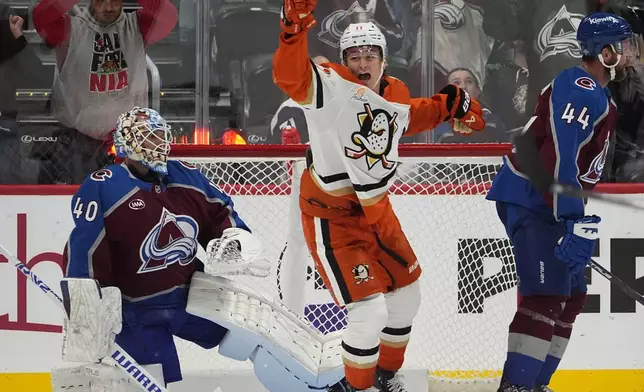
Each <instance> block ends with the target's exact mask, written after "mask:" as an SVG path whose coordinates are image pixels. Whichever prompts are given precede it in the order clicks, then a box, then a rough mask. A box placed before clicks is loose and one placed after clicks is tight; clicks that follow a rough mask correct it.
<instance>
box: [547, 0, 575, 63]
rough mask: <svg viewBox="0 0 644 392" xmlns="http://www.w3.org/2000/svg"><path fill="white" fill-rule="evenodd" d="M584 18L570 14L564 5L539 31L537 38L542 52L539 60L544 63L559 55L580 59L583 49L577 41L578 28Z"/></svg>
mask: <svg viewBox="0 0 644 392" xmlns="http://www.w3.org/2000/svg"><path fill="white" fill-rule="evenodd" d="M583 18H584V15H583V14H573V13H570V12H568V9H566V6H565V5H562V6H561V8H560V9H559V11H558V12H557V14H556V15H555V16H554V17H553V18H552V19H550V20H549V21H548V22H547V23H546V24H545V25H544V26H543V27H542V28H541V31H539V35H538V36H537V46H538V48H539V51H540V52H541V57H540V59H539V60H540V61H543V60H545V59H547V58H548V57H550V56H556V55H558V54H566V55H568V56H570V57H575V58H580V57H581V47H580V46H579V41H577V28H578V27H579V23H581V20H582V19H583Z"/></svg>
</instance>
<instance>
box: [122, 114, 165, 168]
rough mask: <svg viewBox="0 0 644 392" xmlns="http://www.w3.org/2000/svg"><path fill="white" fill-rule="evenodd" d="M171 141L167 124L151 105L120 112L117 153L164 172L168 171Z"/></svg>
mask: <svg viewBox="0 0 644 392" xmlns="http://www.w3.org/2000/svg"><path fill="white" fill-rule="evenodd" d="M171 141H172V133H171V132H170V126H169V125H168V124H167V123H166V121H165V119H164V118H163V117H161V115H160V114H159V113H158V112H157V111H156V110H153V109H149V108H139V107H135V108H133V109H132V110H130V111H128V112H125V113H123V114H122V115H121V116H120V117H119V119H118V122H117V123H116V131H115V132H114V147H115V148H116V155H117V156H119V157H121V158H128V159H131V160H133V161H137V162H140V163H141V164H143V165H144V166H145V167H147V168H148V169H150V170H152V171H155V172H157V173H160V174H163V175H167V174H168V164H167V162H168V155H169V154H170V142H171Z"/></svg>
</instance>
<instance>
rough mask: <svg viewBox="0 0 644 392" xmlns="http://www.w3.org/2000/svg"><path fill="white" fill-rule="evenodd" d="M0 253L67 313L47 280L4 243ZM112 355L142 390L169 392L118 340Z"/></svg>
mask: <svg viewBox="0 0 644 392" xmlns="http://www.w3.org/2000/svg"><path fill="white" fill-rule="evenodd" d="M0 253H2V254H3V255H4V256H5V257H6V258H7V260H8V261H9V262H10V263H11V264H13V266H14V267H16V269H17V270H18V271H20V272H22V274H23V275H25V276H26V277H27V279H28V280H30V281H31V282H33V283H34V284H35V285H36V286H38V288H40V290H42V292H43V293H45V295H47V298H49V299H50V300H51V301H52V302H54V303H55V304H56V305H58V307H59V308H60V309H61V310H62V311H63V312H65V314H67V312H66V311H65V305H64V303H63V299H62V298H60V297H59V296H58V294H56V292H54V291H53V290H52V289H51V288H49V286H47V284H45V282H43V281H42V280H40V279H39V278H38V277H37V276H36V275H35V274H34V273H33V272H32V271H31V270H30V269H29V268H28V267H27V266H26V265H24V264H23V263H22V262H21V261H20V260H18V259H17V258H15V257H14V256H13V255H12V254H11V252H9V251H8V250H7V248H5V247H4V245H2V244H0ZM110 357H112V359H113V360H114V362H116V365H117V366H118V367H119V368H121V370H123V372H125V373H126V374H127V376H128V377H129V378H130V379H131V380H132V381H134V383H135V384H136V385H138V387H139V388H140V389H141V390H142V391H147V392H168V390H167V389H166V388H165V386H164V385H163V384H161V383H159V382H158V381H157V380H155V379H154V377H152V375H150V373H148V372H147V371H146V370H145V369H144V368H143V367H142V366H141V365H139V364H138V363H137V362H136V361H135V360H134V358H132V357H131V356H130V354H128V353H127V352H126V351H125V350H123V348H121V346H119V345H118V344H116V342H113V343H112V353H111V354H110Z"/></svg>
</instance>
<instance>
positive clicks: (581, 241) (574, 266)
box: [555, 215, 601, 274]
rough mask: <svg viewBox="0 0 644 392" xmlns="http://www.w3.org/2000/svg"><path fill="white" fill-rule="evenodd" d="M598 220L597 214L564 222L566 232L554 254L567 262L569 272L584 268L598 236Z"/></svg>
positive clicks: (599, 220)
mask: <svg viewBox="0 0 644 392" xmlns="http://www.w3.org/2000/svg"><path fill="white" fill-rule="evenodd" d="M599 222H601V218H600V217H598V216H597V215H591V216H585V217H583V218H581V219H577V220H567V221H565V222H564V225H565V226H566V234H565V235H564V236H563V237H562V238H561V239H560V240H559V244H558V245H557V247H555V256H556V257H557V258H558V259H559V260H561V261H563V262H564V263H566V264H568V267H569V268H570V272H571V273H573V274H574V273H577V272H579V271H580V270H582V269H584V268H585V267H586V265H587V264H588V260H590V258H591V257H592V255H593V252H595V243H596V242H597V238H599Z"/></svg>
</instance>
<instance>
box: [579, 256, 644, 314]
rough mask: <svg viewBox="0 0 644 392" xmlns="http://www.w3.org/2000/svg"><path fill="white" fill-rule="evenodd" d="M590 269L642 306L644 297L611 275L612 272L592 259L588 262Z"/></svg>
mask: <svg viewBox="0 0 644 392" xmlns="http://www.w3.org/2000/svg"><path fill="white" fill-rule="evenodd" d="M588 264H589V265H590V267H591V268H592V269H594V270H595V271H597V272H599V273H600V274H601V275H602V276H603V277H604V278H606V279H608V280H609V281H610V282H611V283H612V284H614V285H615V286H617V288H618V289H619V290H620V291H621V292H622V293H624V294H626V295H628V297H629V298H631V299H634V300H635V301H637V302H639V303H640V304H642V305H644V296H642V294H640V293H639V292H638V291H637V290H635V289H634V288H632V287H631V286H629V285H628V284H627V283H626V282H624V281H623V280H621V279H620V278H618V277H617V276H615V275H613V273H612V272H610V271H609V270H607V269H606V268H604V267H602V266H601V264H599V263H598V262H596V261H595V260H593V259H590V261H589V262H588Z"/></svg>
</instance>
